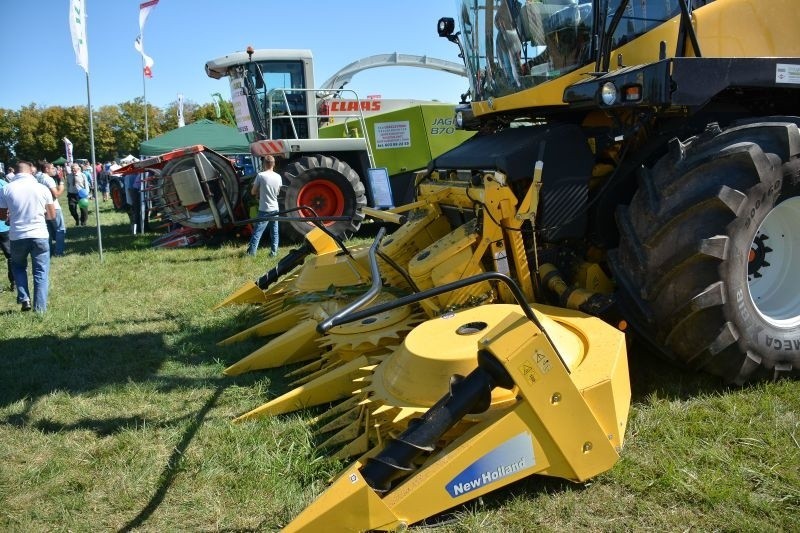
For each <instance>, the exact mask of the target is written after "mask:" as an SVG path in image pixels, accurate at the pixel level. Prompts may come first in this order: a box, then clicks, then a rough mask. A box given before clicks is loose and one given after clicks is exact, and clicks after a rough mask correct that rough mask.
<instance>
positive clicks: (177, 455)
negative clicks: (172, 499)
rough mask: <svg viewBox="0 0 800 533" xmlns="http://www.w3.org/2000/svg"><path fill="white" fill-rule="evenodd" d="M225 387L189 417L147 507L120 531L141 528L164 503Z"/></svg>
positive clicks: (218, 390)
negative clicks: (188, 451)
mask: <svg viewBox="0 0 800 533" xmlns="http://www.w3.org/2000/svg"><path fill="white" fill-rule="evenodd" d="M226 387H227V385H224V384H220V385H218V386H217V388H216V389H215V390H214V393H213V394H212V395H211V396H210V397H209V398H208V400H206V402H205V403H204V404H203V406H202V407H201V408H200V409H199V410H198V411H197V413H195V414H194V416H193V417H191V423H190V424H188V426H187V427H186V430H185V431H184V432H183V435H182V436H181V440H180V442H178V443H177V444H176V445H175V447H174V448H173V449H172V453H171V454H170V456H169V458H168V459H167V462H166V464H165V465H164V469H163V470H162V471H161V475H160V476H159V478H158V488H156V491H155V492H154V493H153V495H152V496H151V497H150V501H148V502H147V505H145V506H144V508H143V509H142V510H141V511H139V514H137V515H136V516H135V517H134V518H133V519H132V520H131V521H130V522H128V523H127V524H125V525H124V526H123V527H122V528H121V529H120V531H132V530H134V529H136V528H138V527H140V526H142V525H143V524H144V523H145V522H146V521H147V519H148V518H150V516H152V514H153V513H154V512H155V511H156V510H157V509H158V507H159V506H160V505H161V503H162V502H163V501H164V497H165V496H166V495H167V491H168V490H169V488H170V487H171V486H172V483H173V482H174V481H175V476H177V474H178V472H180V461H181V459H182V458H183V457H184V454H185V453H186V450H187V449H188V448H189V445H190V444H191V443H192V440H194V437H195V434H196V433H197V430H198V429H200V427H201V426H202V425H203V422H204V421H205V419H206V416H207V415H208V413H209V411H211V409H212V408H213V407H214V405H216V403H217V401H218V400H219V397H220V396H221V395H222V392H223V391H224V390H225V388H226Z"/></svg>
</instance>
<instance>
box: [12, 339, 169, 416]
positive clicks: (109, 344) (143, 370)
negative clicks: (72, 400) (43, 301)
mask: <svg viewBox="0 0 800 533" xmlns="http://www.w3.org/2000/svg"><path fill="white" fill-rule="evenodd" d="M114 347H116V349H115V348H114ZM123 347H124V348H123ZM166 353H167V351H166V348H165V346H164V344H163V342H162V339H161V335H160V334H158V335H153V334H149V333H140V334H131V335H122V336H113V337H112V336H98V337H90V338H80V337H78V336H77V335H75V336H74V337H73V338H67V339H65V338H64V337H56V336H53V335H44V336H40V337H33V338H16V339H9V340H5V341H3V358H2V361H1V362H0V382H2V383H3V387H2V388H1V389H0V407H5V406H8V405H9V404H12V403H14V402H17V401H21V400H24V401H26V402H28V403H30V402H33V401H35V400H36V398H39V397H42V396H45V395H48V394H51V393H53V392H57V391H64V392H68V393H75V394H80V393H85V392H89V391H96V390H98V389H101V388H103V387H107V386H109V385H113V384H124V383H128V382H131V381H133V382H139V381H145V380H147V379H150V378H151V377H152V376H153V374H154V373H155V372H156V371H157V370H158V368H159V367H160V366H161V364H162V363H163V362H164V359H165V358H166ZM133 357H135V360H134V359H132V358H133ZM132 361H133V362H132Z"/></svg>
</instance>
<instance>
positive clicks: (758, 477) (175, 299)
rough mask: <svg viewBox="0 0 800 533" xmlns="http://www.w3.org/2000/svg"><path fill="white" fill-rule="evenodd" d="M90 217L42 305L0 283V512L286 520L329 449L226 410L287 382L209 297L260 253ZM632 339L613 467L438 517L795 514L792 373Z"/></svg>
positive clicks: (725, 521) (604, 526)
mask: <svg viewBox="0 0 800 533" xmlns="http://www.w3.org/2000/svg"><path fill="white" fill-rule="evenodd" d="M101 218H102V223H103V244H104V252H105V253H104V256H105V257H104V261H103V262H102V263H101V262H100V261H99V258H98V254H97V246H96V228H95V227H94V217H93V215H92V216H91V217H90V224H91V225H90V226H89V227H85V228H75V227H73V226H72V225H71V223H68V233H67V238H68V243H67V251H68V254H67V256H66V257H63V258H55V259H54V260H53V262H52V271H51V293H50V301H49V310H48V312H47V313H46V314H45V315H44V316H37V315H35V314H33V313H21V312H19V310H18V306H17V305H16V304H15V300H14V296H13V295H12V294H11V293H9V292H4V293H0V340H1V344H0V530H3V531H26V532H27V531H51V530H55V531H105V530H141V531H174V530H192V531H194V530H201V531H209V530H256V531H273V530H277V529H279V528H280V527H281V526H283V525H285V524H286V523H287V522H288V521H290V520H291V518H293V517H294V516H295V515H296V514H297V513H298V512H299V511H300V510H301V509H303V508H304V507H305V506H306V505H308V504H309V503H310V502H311V501H312V500H313V498H314V497H315V496H316V495H318V494H319V493H320V492H321V491H322V490H323V489H324V488H325V486H326V484H327V482H328V480H329V479H330V477H331V476H332V475H334V474H335V473H336V472H337V471H338V470H339V468H340V467H341V466H342V465H341V464H339V463H337V462H336V461H333V460H331V459H328V458H326V457H325V456H323V455H321V454H320V452H317V451H315V449H314V442H313V440H312V438H311V436H310V433H309V430H308V428H307V426H306V423H305V422H306V420H307V417H308V416H309V415H306V414H302V413H301V414H297V415H290V416H285V417H278V418H272V419H263V420H260V421H256V422H252V423H244V424H236V425H234V424H232V423H231V418H232V417H234V416H235V415H238V414H241V413H243V412H245V411H247V410H249V409H251V408H253V407H256V406H258V405H260V404H261V403H263V402H264V401H265V399H266V398H268V397H272V396H274V395H275V394H277V393H280V392H282V391H283V390H285V386H284V382H283V381H282V378H281V377H280V376H281V375H282V372H281V371H280V370H277V371H272V372H256V373H251V374H246V375H243V376H237V377H232V378H228V377H224V376H222V373H221V371H222V369H223V368H224V367H225V366H226V365H228V364H230V363H233V362H235V361H237V360H239V359H240V358H242V357H243V356H244V355H246V354H247V353H249V352H250V351H252V350H253V349H254V348H255V347H256V346H258V345H259V343H258V342H257V341H253V342H245V343H242V344H237V345H233V346H225V347H218V346H216V344H215V343H216V342H217V341H218V340H220V339H223V338H225V337H227V336H229V335H230V334H232V333H234V332H237V331H240V330H241V329H242V328H243V327H244V326H245V325H250V324H252V323H253V320H254V314H253V310H251V309H247V308H242V307H238V308H237V307H233V308H225V309H222V310H219V311H211V307H212V306H213V305H214V304H216V303H217V302H219V301H220V300H222V299H223V298H224V297H225V296H227V295H228V294H229V293H230V292H232V291H233V290H235V289H236V288H237V287H239V286H240V285H241V284H242V283H243V282H245V281H247V280H251V279H254V278H256V277H257V276H259V275H260V274H262V273H263V272H264V271H265V270H266V269H267V268H268V267H269V266H271V265H272V264H273V261H272V260H270V259H268V258H267V256H266V254H265V253H263V251H262V253H261V255H260V256H259V257H258V258H257V259H256V260H251V259H249V258H244V257H241V254H242V252H243V251H244V249H245V243H244V242H238V243H227V244H223V245H221V246H219V247H205V248H195V249H187V250H153V249H150V248H149V246H148V245H149V241H150V239H151V238H152V237H153V235H146V236H132V235H130V233H129V229H128V224H127V217H126V216H125V215H123V214H119V213H114V212H113V211H111V210H109V209H108V208H105V209H104V210H103V212H102V213H101ZM630 352H631V367H632V382H633V391H634V398H633V407H632V411H631V416H630V420H629V422H628V431H627V440H626V446H625V449H624V452H623V456H622V460H621V461H620V462H619V463H618V464H617V465H616V466H615V467H614V469H612V470H611V471H610V472H608V473H606V474H604V475H601V476H600V477H598V478H597V479H594V480H592V481H591V482H589V483H585V484H580V485H576V484H572V483H569V482H566V481H561V480H558V479H549V478H544V477H531V478H528V479H525V480H523V481H521V482H518V483H516V484H513V485H512V486H510V487H507V488H505V489H502V490H499V491H496V492H494V493H491V494H490V495H487V496H485V497H483V498H482V499H480V500H478V501H476V502H473V503H472V504H470V505H468V506H466V507H462V508H457V509H455V510H454V512H453V513H451V514H450V515H447V516H446V517H445V518H446V519H449V520H448V521H447V522H446V523H445V524H444V525H442V526H440V527H439V528H437V529H436V531H530V530H534V529H544V530H550V531H565V530H592V531H597V530H621V531H628V530H652V531H662V530H670V531H677V530H681V531H685V530H689V529H695V530H702V531H705V530H726V531H731V530H735V531H745V530H762V531H785V530H796V529H797V517H798V516H800V444H798V442H799V441H800V414H798V413H800V385H798V383H797V382H780V383H769V384H760V385H756V386H752V387H748V388H743V389H736V388H725V387H721V386H719V385H718V384H717V383H716V382H714V381H713V380H710V379H707V378H703V377H696V376H693V375H689V374H684V373H681V372H679V371H677V370H675V369H672V368H670V367H669V366H666V365H665V364H663V363H661V362H660V361H656V360H654V359H652V358H650V357H648V355H647V354H646V353H641V350H637V349H636V347H632V348H631V350H630ZM419 529H421V530H425V529H426V528H425V527H420V528H419Z"/></svg>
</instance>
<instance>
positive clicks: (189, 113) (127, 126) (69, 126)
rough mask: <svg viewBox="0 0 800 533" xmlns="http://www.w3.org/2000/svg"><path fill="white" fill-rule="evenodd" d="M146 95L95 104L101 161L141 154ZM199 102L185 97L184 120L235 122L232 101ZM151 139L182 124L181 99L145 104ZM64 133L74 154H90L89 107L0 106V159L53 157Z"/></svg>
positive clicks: (58, 152) (11, 161)
mask: <svg viewBox="0 0 800 533" xmlns="http://www.w3.org/2000/svg"><path fill="white" fill-rule="evenodd" d="M144 109H145V105H144V99H143V98H142V97H138V98H135V99H133V100H129V101H127V102H123V103H121V104H117V105H105V106H101V107H99V108H96V109H93V113H92V119H93V122H94V148H95V155H96V158H97V161H112V160H115V159H120V158H122V157H125V156H126V155H128V154H133V155H138V154H139V144H140V143H141V142H142V141H144V140H145V134H144V116H145V115H144ZM219 109H220V113H219V114H220V116H219V117H218V114H217V105H216V104H215V103H213V102H210V103H207V104H203V105H198V104H196V103H194V102H192V101H190V100H184V103H183V116H184V121H185V123H186V124H190V123H192V122H196V121H198V120H201V119H204V118H205V119H209V120H213V121H216V122H220V123H222V124H226V125H229V126H235V123H234V121H233V106H232V105H231V103H230V102H227V101H220V102H219ZM147 126H148V127H147V129H148V134H149V138H151V139H152V138H153V137H155V136H157V135H160V134H161V133H164V132H167V131H170V130H172V129H175V128H177V127H178V102H177V101H175V102H172V103H171V104H169V105H168V106H167V107H166V108H164V109H161V108H159V107H156V106H153V105H151V104H148V105H147ZM64 137H67V138H68V139H69V140H70V141H71V142H72V145H73V149H72V152H73V157H75V158H76V159H77V158H85V159H90V158H91V148H90V143H89V112H88V108H87V107H86V106H70V107H61V106H50V107H41V106H38V105H36V104H30V105H27V106H24V107H22V108H21V109H19V110H11V109H3V108H0V162H4V163H6V164H7V165H9V164H11V165H13V164H14V163H15V162H16V161H19V160H27V161H39V160H42V159H44V160H47V161H55V160H56V159H58V158H59V157H60V156H64V155H65V153H64V141H63V139H64Z"/></svg>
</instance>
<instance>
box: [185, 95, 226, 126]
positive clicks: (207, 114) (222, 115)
mask: <svg viewBox="0 0 800 533" xmlns="http://www.w3.org/2000/svg"><path fill="white" fill-rule="evenodd" d="M217 109H219V114H217ZM193 118H194V120H195V121H198V120H201V119H204V118H207V119H208V120H213V121H215V122H219V123H220V124H225V125H226V126H234V127H235V126H236V122H235V121H234V119H233V104H231V103H230V102H228V101H226V100H222V101H218V103H216V104H215V103H214V102H209V103H207V104H203V105H201V106H199V107H198V108H197V110H196V111H195V113H194V117H193Z"/></svg>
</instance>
